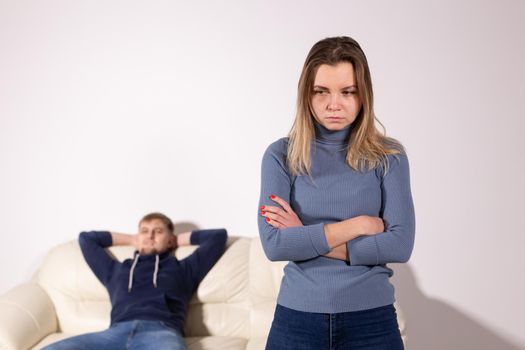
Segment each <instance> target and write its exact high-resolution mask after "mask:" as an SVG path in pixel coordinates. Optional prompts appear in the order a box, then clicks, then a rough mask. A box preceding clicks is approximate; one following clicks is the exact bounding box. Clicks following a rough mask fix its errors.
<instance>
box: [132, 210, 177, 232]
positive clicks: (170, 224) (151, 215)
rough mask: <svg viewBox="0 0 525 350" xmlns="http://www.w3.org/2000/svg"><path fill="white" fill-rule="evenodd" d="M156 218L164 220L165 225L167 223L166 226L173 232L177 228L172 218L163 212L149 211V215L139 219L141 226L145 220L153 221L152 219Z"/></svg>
mask: <svg viewBox="0 0 525 350" xmlns="http://www.w3.org/2000/svg"><path fill="white" fill-rule="evenodd" d="M155 219H158V220H160V221H162V222H163V223H164V225H166V227H167V228H168V231H169V232H170V233H171V234H173V233H174V232H173V231H174V230H175V227H174V226H173V222H172V221H171V219H170V218H169V217H167V216H166V215H164V214H162V213H158V212H155V213H149V214H148V215H146V216H144V217H143V218H142V219H141V220H140V221H139V226H140V224H142V223H143V222H148V221H151V220H155Z"/></svg>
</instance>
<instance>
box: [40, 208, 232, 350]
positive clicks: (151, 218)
mask: <svg viewBox="0 0 525 350" xmlns="http://www.w3.org/2000/svg"><path fill="white" fill-rule="evenodd" d="M173 228H174V227H173V223H172V222H171V220H170V219H169V218H168V217H167V216H165V215H164V214H161V213H151V214H148V215H146V216H145V217H144V218H142V220H140V222H139V232H138V233H137V234H134V235H127V234H122V233H116V232H106V231H94V232H82V233H80V235H79V243H80V248H81V249H82V254H83V255H84V258H85V259H86V262H87V263H88V265H89V267H90V268H91V270H92V271H93V272H94V273H95V275H96V276H97V278H98V279H99V280H100V282H102V284H104V286H105V287H106V288H107V290H108V293H109V296H110V299H111V306H112V309H111V326H110V328H109V329H107V330H105V331H102V332H97V333H89V334H84V335H79V336H76V337H72V338H69V339H65V340H62V341H59V342H57V343H55V344H52V345H49V346H48V347H45V348H44V349H46V350H65V349H97V350H99V349H111V350H118V349H136V350H143V349H155V350H157V349H174V350H179V349H186V346H185V343H184V339H183V326H184V320H185V317H186V311H187V308H188V303H189V301H190V298H191V296H192V295H193V293H194V292H195V290H196V289H197V286H198V285H199V283H200V281H202V279H203V278H204V276H206V274H207V273H208V271H209V270H210V269H211V268H212V267H213V265H214V264H215V262H216V261H217V260H218V259H219V258H220V256H221V255H222V253H223V251H224V246H225V243H226V238H227V234H226V230H224V229H217V230H200V231H193V232H185V233H181V234H178V235H174V233H173ZM190 244H191V245H199V248H197V250H195V252H194V253H193V254H191V255H190V256H189V257H187V258H185V259H183V260H180V261H179V260H178V259H177V258H176V257H175V256H174V255H173V254H172V252H173V250H174V249H176V248H177V247H178V246H183V245H190ZM112 245H133V246H134V247H135V249H136V251H135V253H134V255H133V259H127V260H125V261H123V262H118V261H117V260H115V259H114V258H112V257H111V255H109V254H108V253H107V252H106V250H105V248H107V247H109V246H112Z"/></svg>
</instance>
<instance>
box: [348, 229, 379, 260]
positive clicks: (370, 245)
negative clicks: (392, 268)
mask: <svg viewBox="0 0 525 350" xmlns="http://www.w3.org/2000/svg"><path fill="white" fill-rule="evenodd" d="M346 247H347V250H348V257H349V259H350V265H378V264H379V247H378V246H377V240H376V237H375V235H374V236H361V237H358V238H354V239H353V240H351V241H348V242H347V243H346Z"/></svg>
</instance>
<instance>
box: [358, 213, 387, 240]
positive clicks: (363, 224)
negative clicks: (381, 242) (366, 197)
mask: <svg viewBox="0 0 525 350" xmlns="http://www.w3.org/2000/svg"><path fill="white" fill-rule="evenodd" d="M352 220H354V221H355V222H356V223H357V225H358V227H359V232H360V233H361V235H366V236H370V235H376V234H378V233H381V232H384V231H385V224H384V222H383V219H381V218H380V217H377V216H368V215H361V216H357V217H355V218H353V219H352Z"/></svg>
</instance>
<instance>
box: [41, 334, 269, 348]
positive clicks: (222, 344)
mask: <svg viewBox="0 0 525 350" xmlns="http://www.w3.org/2000/svg"><path fill="white" fill-rule="evenodd" d="M73 336H75V334H70V333H69V334H68V333H53V334H50V335H48V336H47V337H45V338H44V339H42V341H40V342H39V343H38V344H36V345H35V346H34V347H32V348H31V350H38V349H41V348H43V347H44V346H47V345H49V344H52V343H55V342H57V341H59V340H62V339H66V338H69V337H73ZM184 340H185V341H186V345H187V346H188V350H237V349H239V350H245V349H246V346H247V343H248V341H247V340H246V339H245V338H239V337H219V336H208V337H188V338H185V339H184ZM261 344H262V346H258V347H250V349H251V350H258V349H261V350H262V349H264V345H265V344H266V340H265V339H262V342H261Z"/></svg>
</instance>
